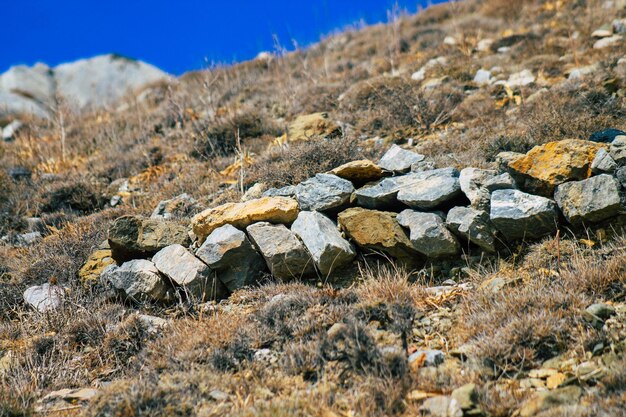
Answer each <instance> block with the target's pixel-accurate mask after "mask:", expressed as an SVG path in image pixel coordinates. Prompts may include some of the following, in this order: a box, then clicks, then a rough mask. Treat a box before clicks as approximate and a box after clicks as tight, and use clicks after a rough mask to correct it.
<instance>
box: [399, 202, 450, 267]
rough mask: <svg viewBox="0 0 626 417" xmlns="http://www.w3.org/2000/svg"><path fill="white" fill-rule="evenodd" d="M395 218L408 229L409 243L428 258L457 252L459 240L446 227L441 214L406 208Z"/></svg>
mask: <svg viewBox="0 0 626 417" xmlns="http://www.w3.org/2000/svg"><path fill="white" fill-rule="evenodd" d="M396 220H398V223H400V225H401V226H404V227H406V228H408V229H409V230H410V237H409V239H410V240H411V243H413V246H414V247H415V249H416V250H417V251H418V252H420V253H422V254H423V255H426V256H427V257H429V258H441V257H446V256H452V255H455V254H457V253H458V252H459V249H460V245H459V242H458V240H457V239H456V238H455V237H454V235H452V233H450V231H449V230H448V229H446V226H445V223H444V221H443V219H442V218H441V216H439V215H437V214H435V213H420V212H417V211H413V210H410V209H407V210H404V211H402V212H401V213H400V214H398V217H396Z"/></svg>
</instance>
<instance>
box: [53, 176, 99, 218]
mask: <svg viewBox="0 0 626 417" xmlns="http://www.w3.org/2000/svg"><path fill="white" fill-rule="evenodd" d="M103 191H104V189H103V187H102V185H101V184H98V183H95V182H93V181H89V180H85V179H76V180H68V181H65V182H63V183H61V184H55V185H54V187H53V188H52V189H51V190H49V191H45V192H44V193H43V196H42V197H43V204H42V208H41V209H42V211H43V212H44V213H54V212H58V211H66V212H73V213H79V214H90V213H93V212H96V211H98V210H101V209H102V208H104V205H105V204H106V200H105V198H104V196H103Z"/></svg>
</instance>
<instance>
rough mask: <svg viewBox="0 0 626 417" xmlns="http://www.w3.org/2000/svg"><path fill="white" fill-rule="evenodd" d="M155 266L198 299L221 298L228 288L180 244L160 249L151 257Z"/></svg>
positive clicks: (226, 293) (225, 294) (188, 293)
mask: <svg viewBox="0 0 626 417" xmlns="http://www.w3.org/2000/svg"><path fill="white" fill-rule="evenodd" d="M152 262H154V265H155V266H156V268H157V269H158V270H159V272H161V273H162V274H164V275H165V276H167V277H168V278H169V279H171V280H172V281H173V282H174V283H175V284H177V285H180V286H181V287H183V288H184V289H185V291H186V292H187V295H188V296H189V295H191V296H193V297H195V298H196V299H198V300H199V301H207V300H215V299H221V298H224V297H225V296H227V295H228V290H227V289H226V287H225V286H224V284H222V282H221V281H220V280H218V279H217V278H215V274H214V273H213V272H211V270H210V268H209V267H208V266H207V265H206V264H204V263H203V262H202V261H201V260H199V259H198V258H196V257H195V256H193V255H192V254H191V253H189V252H188V251H187V249H185V248H184V247H183V246H181V245H170V246H168V247H166V248H163V249H161V250H160V251H159V252H157V254H156V255H154V257H153V258H152Z"/></svg>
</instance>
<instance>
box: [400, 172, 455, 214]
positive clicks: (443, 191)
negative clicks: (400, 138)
mask: <svg viewBox="0 0 626 417" xmlns="http://www.w3.org/2000/svg"><path fill="white" fill-rule="evenodd" d="M406 177H411V178H410V180H408V181H407V182H406V183H405V184H403V185H402V186H401V188H400V190H399V191H398V195H397V199H398V201H401V202H402V203H404V204H406V205H407V206H409V207H411V208H415V209H418V210H431V209H434V208H436V207H439V206H441V205H443V204H445V203H448V202H450V201H452V200H454V199H455V198H457V197H459V196H460V195H461V186H460V184H459V178H458V177H459V172H458V171H457V170H456V169H454V168H442V169H434V170H432V171H424V172H416V173H412V174H409V175H406Z"/></svg>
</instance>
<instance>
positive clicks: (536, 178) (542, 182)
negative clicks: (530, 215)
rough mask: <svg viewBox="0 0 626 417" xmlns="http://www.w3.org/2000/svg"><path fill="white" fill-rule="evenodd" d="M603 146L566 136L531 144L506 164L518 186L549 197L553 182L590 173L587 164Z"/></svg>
mask: <svg viewBox="0 0 626 417" xmlns="http://www.w3.org/2000/svg"><path fill="white" fill-rule="evenodd" d="M603 146H604V145H601V144H598V143H594V142H589V141H585V140H577V139H566V140H561V141H558V142H549V143H546V144H544V145H539V146H535V147H534V148H533V149H531V150H530V151H529V152H528V153H527V154H526V155H525V156H523V157H520V158H518V159H515V160H513V161H511V162H509V164H508V169H509V173H510V174H511V175H512V176H513V178H515V180H516V182H517V184H518V186H519V187H520V189H522V190H523V191H526V192H530V193H534V194H539V195H543V196H546V197H551V196H552V193H553V192H554V189H555V188H556V186H557V185H559V184H562V183H564V182H566V181H577V180H583V179H586V178H589V177H590V176H591V173H592V172H591V163H592V162H593V160H594V158H595V156H596V153H597V152H598V150H600V149H601V148H602V147H603Z"/></svg>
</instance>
